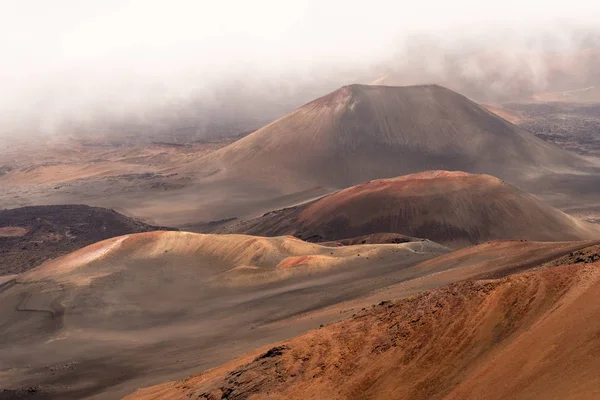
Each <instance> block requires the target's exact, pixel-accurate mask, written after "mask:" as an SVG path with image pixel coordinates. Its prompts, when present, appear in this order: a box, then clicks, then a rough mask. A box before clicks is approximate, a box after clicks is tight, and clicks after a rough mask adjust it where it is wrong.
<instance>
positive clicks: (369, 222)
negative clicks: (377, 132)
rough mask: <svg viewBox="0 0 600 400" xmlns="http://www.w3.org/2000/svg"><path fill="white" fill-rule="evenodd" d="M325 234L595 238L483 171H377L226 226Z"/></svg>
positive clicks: (594, 231)
mask: <svg viewBox="0 0 600 400" xmlns="http://www.w3.org/2000/svg"><path fill="white" fill-rule="evenodd" d="M228 229H230V230H232V231H234V232H239V233H242V232H243V233H247V234H253V235H265V236H274V235H282V234H287V235H294V236H297V237H300V238H302V239H305V240H310V241H316V242H320V241H332V240H340V239H344V238H349V237H354V236H361V235H367V234H373V233H377V232H397V233H401V234H404V235H409V236H415V237H424V238H427V239H430V240H433V241H435V242H438V243H442V244H445V245H451V246H455V247H461V246H465V245H470V244H474V243H480V242H484V241H488V240H493V239H527V240H541V241H565V240H582V239H595V238H600V227H599V226H597V225H593V224H589V223H586V222H582V221H580V220H577V219H575V218H573V217H571V216H568V215H567V214H564V213H563V212H561V211H559V210H556V209H554V208H552V207H550V206H548V205H546V204H544V203H542V202H540V201H538V200H537V199H536V198H534V197H533V196H531V195H528V194H526V193H524V192H522V191H520V190H518V189H516V188H515V187H513V186H511V185H509V184H507V183H505V182H503V181H501V180H499V179H497V178H494V177H492V176H489V175H473V174H467V173H464V172H448V171H427V172H423V173H418V174H413V175H407V176H402V177H398V178H393V179H378V180H374V181H370V182H367V183H364V184H362V185H357V186H353V187H350V188H348V189H344V190H341V191H339V192H337V193H334V194H331V195H329V196H325V197H323V198H321V199H319V200H316V201H313V202H310V203H307V204H304V205H300V206H297V207H291V208H287V209H283V210H279V211H275V212H271V213H267V214H265V215H263V216H262V217H259V218H257V219H254V220H250V221H248V222H245V223H241V224H237V225H234V226H233V227H230V228H228Z"/></svg>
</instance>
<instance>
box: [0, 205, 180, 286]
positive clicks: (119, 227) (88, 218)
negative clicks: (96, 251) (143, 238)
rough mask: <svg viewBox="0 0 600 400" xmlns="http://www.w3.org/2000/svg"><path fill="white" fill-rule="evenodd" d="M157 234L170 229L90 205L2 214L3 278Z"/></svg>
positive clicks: (0, 223)
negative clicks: (109, 243)
mask: <svg viewBox="0 0 600 400" xmlns="http://www.w3.org/2000/svg"><path fill="white" fill-rule="evenodd" d="M156 230H170V228H165V227H159V226H152V225H148V224H145V223H143V222H141V221H138V220H136V219H133V218H130V217H126V216H125V215H122V214H119V213H118V212H116V211H114V210H108V209H105V208H99V207H89V206H86V205H60V206H32V207H22V208H14V209H9V210H0V255H1V256H0V257H1V261H0V275H6V274H15V273H20V272H23V271H26V270H28V269H31V268H34V267H36V266H38V265H40V264H41V263H43V262H44V261H46V260H48V259H51V258H56V257H59V256H61V255H63V254H67V253H70V252H72V251H74V250H77V249H80V248H82V247H85V246H87V245H89V244H92V243H95V242H98V241H101V240H104V239H108V238H111V237H115V236H121V235H125V234H128V233H139V232H148V231H156Z"/></svg>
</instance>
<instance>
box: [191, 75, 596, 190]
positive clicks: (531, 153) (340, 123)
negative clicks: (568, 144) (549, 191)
mask: <svg viewBox="0 0 600 400" xmlns="http://www.w3.org/2000/svg"><path fill="white" fill-rule="evenodd" d="M190 165H192V164H190ZM586 165H587V164H586V163H585V162H584V161H583V160H582V159H580V158H578V157H577V156H576V155H573V154H570V153H568V152H564V151H562V150H560V149H558V148H556V147H554V146H552V145H550V144H548V143H546V142H544V141H543V140H540V139H537V138H535V137H534V136H533V135H531V134H529V133H527V132H525V131H523V130H521V129H519V128H518V127H516V126H515V125H513V124H511V123H509V122H507V121H505V120H504V119H502V118H500V117H498V116H497V115H495V114H493V113H491V112H489V111H487V110H486V109H484V108H483V107H481V106H479V105H478V104H476V103H474V102H472V101H471V100H469V99H467V98H466V97H464V96H462V95H460V94H458V93H456V92H453V91H451V90H449V89H446V88H443V87H441V86H436V85H428V86H408V87H388V86H366V85H350V86H344V87H342V88H341V89H339V90H336V91H335V92H333V93H330V94H328V95H326V96H324V97H321V98H319V99H316V100H314V101H312V102H310V103H308V104H306V105H305V106H303V107H301V108H299V109H297V110H295V111H294V112H292V113H290V114H288V115H286V116H285V117H283V118H281V119H279V120H277V121H275V122H273V123H271V124H269V125H267V126H265V127H264V128H261V129H259V130H258V131H256V132H254V133H252V134H250V135H248V136H246V137H244V138H242V139H240V140H238V141H237V142H235V143H233V144H231V145H229V146H227V147H224V148H222V149H220V150H217V151H216V152H214V153H211V154H209V155H207V156H206V157H204V158H203V159H201V160H199V163H197V164H193V167H194V168H195V169H198V170H200V171H204V173H205V174H208V173H210V172H211V171H212V172H213V173H214V174H216V175H215V178H217V177H219V176H228V177H230V178H231V177H234V176H245V177H246V179H248V180H254V181H268V182H271V183H272V184H274V185H277V186H279V187H288V189H290V190H291V186H294V185H295V186H298V185H302V184H303V185H306V184H308V183H309V182H310V183H311V184H312V185H320V186H325V187H336V188H341V187H347V186H349V185H353V184H357V183H359V182H364V181H366V180H369V179H377V178H386V177H393V176H398V175H402V174H407V173H414V172H419V171H423V170H428V169H449V170H463V171H468V172H475V173H487V174H492V175H494V176H499V177H501V178H503V179H508V178H513V179H515V180H519V179H520V180H522V179H523V177H524V176H525V175H527V174H530V173H539V172H540V171H548V170H554V169H556V168H560V169H565V168H577V167H583V166H586ZM188 167H189V166H187V167H186V168H188Z"/></svg>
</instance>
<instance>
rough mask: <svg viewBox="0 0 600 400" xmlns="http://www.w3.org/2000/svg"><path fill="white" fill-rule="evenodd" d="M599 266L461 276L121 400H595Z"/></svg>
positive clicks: (598, 389)
mask: <svg viewBox="0 0 600 400" xmlns="http://www.w3.org/2000/svg"><path fill="white" fill-rule="evenodd" d="M599 295H600V264H597V263H595V264H587V265H579V266H576V265H570V266H561V267H555V268H548V269H541V270H537V271H534V272H527V273H523V274H518V275H512V276H510V277H507V278H503V279H498V280H487V281H467V282H462V283H456V284H452V285H450V286H447V287H444V288H442V289H437V290H432V291H429V292H424V293H421V294H419V295H417V296H413V297H410V298H406V299H404V300H400V301H395V302H382V303H380V304H379V306H376V307H374V308H371V309H368V310H363V311H362V312H360V313H358V314H356V315H355V316H354V317H353V318H352V319H350V320H347V321H343V322H340V323H337V324H333V325H330V326H327V327H325V328H322V329H319V330H314V331H311V332H309V333H307V334H305V335H303V336H300V337H297V338H295V339H293V340H290V341H288V342H284V343H281V344H278V345H276V346H274V347H271V348H270V349H269V350H267V351H264V352H262V353H260V354H255V355H251V356H249V357H246V358H242V359H241V360H239V361H238V362H234V363H231V364H229V365H226V366H224V367H221V368H217V369H214V370H211V371H208V372H206V373H204V374H201V375H199V376H196V377H191V378H188V379H186V380H183V381H178V382H172V383H167V384H163V385H159V386H156V387H152V388H148V389H143V390H139V391H138V392H136V393H135V394H133V395H131V396H129V397H127V398H128V399H139V400H142V399H184V398H198V399H211V400H212V399H222V398H227V399H231V400H242V399H250V398H251V399H266V398H268V399H320V398H329V399H356V398H361V399H445V400H450V399H461V400H463V399H481V398H485V399H506V398H510V399H596V398H598V397H599V396H600V378H599V375H598V371H599V370H600V358H599V357H597V354H598V352H599V351H600V340H599V338H598V331H599V330H600V321H599V320H598V318H596V316H597V315H598V313H599V312H600V304H599V303H598V302H597V301H596V300H597V298H598V296H599Z"/></svg>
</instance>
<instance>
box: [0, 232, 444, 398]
mask: <svg viewBox="0 0 600 400" xmlns="http://www.w3.org/2000/svg"><path fill="white" fill-rule="evenodd" d="M447 252H449V250H448V249H447V248H445V247H442V246H440V245H438V244H436V243H433V242H430V241H427V240H422V241H418V242H410V243H401V244H381V245H358V246H346V247H338V248H332V247H325V246H320V245H317V244H313V243H307V242H303V241H301V240H298V239H296V238H289V237H277V238H263V237H253V236H246V235H200V234H194V233H189V232H165V231H163V232H146V233H138V234H131V235H126V236H120V237H116V238H111V239H108V240H105V241H102V242H98V243H94V244H93V245H90V246H87V247H85V248H82V249H79V250H77V251H75V252H73V253H70V254H68V255H65V256H63V257H60V258H58V259H56V260H52V261H50V262H46V263H44V264H42V265H41V266H39V267H37V268H34V269H32V270H29V271H27V272H25V273H23V274H20V275H17V276H13V277H12V279H9V280H6V281H4V282H2V281H0V348H2V349H7V351H2V357H0V388H11V389H14V390H20V389H27V388H30V387H38V388H39V392H40V393H47V394H48V395H50V396H51V397H52V398H60V399H81V398H88V397H94V396H96V397H95V398H105V399H114V398H118V396H119V395H124V394H126V393H130V392H131V391H132V390H135V389H136V388H138V387H142V386H148V385H150V384H153V383H155V382H161V381H166V380H171V379H177V378H180V377H182V376H186V375H189V374H191V373H196V372H199V371H200V370H202V369H206V368H211V367H215V366H217V365H220V364H222V363H223V362H226V361H230V360H231V359H233V358H235V357H236V356H238V355H240V354H243V353H245V352H247V351H249V350H251V349H253V348H256V347H259V346H263V345H266V344H269V343H272V342H274V341H279V340H283V339H287V338H289V337H293V336H295V335H298V334H300V333H303V332H305V331H307V330H309V329H312V328H314V327H316V326H319V324H320V323H321V322H317V320H312V319H309V320H305V321H295V317H296V316H298V315H301V314H305V313H311V312H313V311H316V310H321V309H323V308H325V307H329V306H332V305H335V304H338V303H340V302H343V301H347V300H351V299H354V298H357V297H360V296H363V295H365V294H367V293H370V292H372V291H376V290H378V289H381V288H383V287H386V286H388V285H390V284H393V283H398V282H402V281H404V280H406V279H409V278H410V277H412V276H413V275H414V274H415V271H414V270H413V267H414V266H415V265H416V264H418V263H420V262H422V261H424V260H427V259H430V258H432V257H435V256H438V255H441V254H445V253H447ZM340 316H341V315H340V314H339V313H337V314H336V315H335V316H333V317H331V318H340ZM284 320H285V321H286V322H285V323H284V326H282V327H273V324H274V323H276V322H278V321H284ZM330 320H331V319H330ZM199 359H202V361H201V362H200V363H198V360H199ZM199 368H200V370H199Z"/></svg>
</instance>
